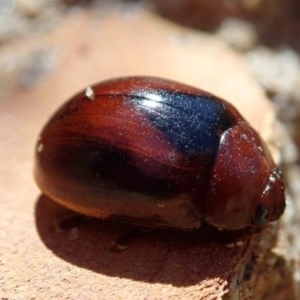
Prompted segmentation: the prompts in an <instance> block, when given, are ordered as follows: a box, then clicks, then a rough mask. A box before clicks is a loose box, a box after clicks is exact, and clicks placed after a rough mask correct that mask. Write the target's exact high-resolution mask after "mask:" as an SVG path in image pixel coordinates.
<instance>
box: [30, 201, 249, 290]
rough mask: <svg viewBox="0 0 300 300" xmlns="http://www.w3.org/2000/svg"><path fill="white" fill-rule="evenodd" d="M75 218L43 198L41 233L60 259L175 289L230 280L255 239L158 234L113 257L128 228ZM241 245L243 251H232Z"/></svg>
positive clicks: (38, 211)
mask: <svg viewBox="0 0 300 300" xmlns="http://www.w3.org/2000/svg"><path fill="white" fill-rule="evenodd" d="M71 216H74V213H73V212H71V211H69V210H68V209H66V208H64V207H62V206H60V205H58V204H56V203H55V202H53V201H52V200H51V199H49V198H48V197H47V196H45V195H41V196H40V197H39V198H38V200H37V203H36V207H35V218H36V226H37V230H38V233H39V236H40V238H41V239H42V241H43V242H44V244H45V245H46V247H47V248H49V249H50V250H51V251H52V252H53V253H54V254H55V255H57V256H59V257H61V258H62V259H64V260H65V261H68V262H70V263H72V264H74V265H76V266H79V267H82V268H86V269H89V270H92V271H94V272H96V273H101V274H105V275H108V276H112V277H121V278H130V279H134V280H138V281H144V282H153V283H155V282H159V283H167V284H172V285H174V286H190V285H194V284H197V283H199V282H200V281H201V280H204V279H208V278H217V277H219V278H224V279H227V277H228V276H229V273H228V272H230V271H232V270H234V269H236V267H237V265H238V264H239V263H240V259H241V257H243V253H244V252H245V249H247V244H248V243H249V241H250V238H251V234H249V232H248V233H247V232H245V231H244V232H242V231H241V232H234V233H228V232H220V231H217V230H215V229H213V228H210V227H207V226H203V227H201V229H200V230H197V231H193V232H185V231H180V230H154V229H153V230H148V231H145V232H143V233H141V234H138V235H136V236H134V238H132V239H131V240H130V241H129V243H128V248H127V249H126V250H125V251H122V252H114V251H111V250H110V248H111V243H112V241H114V240H116V239H117V238H119V237H120V236H122V234H124V233H126V232H127V231H128V229H130V228H131V227H130V226H129V225H127V224H121V223H116V222H112V221H107V220H100V219H95V218H90V217H83V216H81V217H78V218H77V217H75V218H73V219H72V218H70V217H71ZM77 216H78V215H77ZM68 220H69V221H68ZM70 220H71V222H70ZM74 220H75V221H74ZM61 224H63V225H61ZM238 241H239V243H238V245H239V246H235V247H234V246H232V245H236V244H235V243H237V242H238Z"/></svg>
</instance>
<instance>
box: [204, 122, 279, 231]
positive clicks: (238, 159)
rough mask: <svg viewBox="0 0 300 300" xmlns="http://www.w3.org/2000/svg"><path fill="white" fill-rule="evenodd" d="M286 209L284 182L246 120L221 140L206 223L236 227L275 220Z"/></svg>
mask: <svg viewBox="0 0 300 300" xmlns="http://www.w3.org/2000/svg"><path fill="white" fill-rule="evenodd" d="M284 208H285V196H284V183H283V180H282V177H281V174H280V172H279V171H278V169H277V168H276V166H275V164H274V162H273V160H272V158H271V155H270V153H269V150H268V149H267V147H266V145H265V144H264V142H263V141H262V140H261V139H260V137H259V135H258V134H257V133H256V131H254V130H253V129H252V128H251V127H250V126H249V125H248V124H247V123H239V124H237V125H236V126H234V127H232V128H230V129H228V130H227V131H225V132H224V133H223V135H222V137H221V140H220V146H219V151H218V154H217V157H216V160H215V164H214V168H213V173H212V177H211V181H210V188H209V192H208V195H207V199H206V203H205V218H206V222H207V223H209V224H211V225H213V226H215V227H218V228H224V229H230V230H236V229H242V228H245V227H248V226H251V225H258V226H260V225H263V224H265V223H268V222H271V221H275V220H277V219H278V218H279V217H280V215H281V214H282V213H283V211H284Z"/></svg>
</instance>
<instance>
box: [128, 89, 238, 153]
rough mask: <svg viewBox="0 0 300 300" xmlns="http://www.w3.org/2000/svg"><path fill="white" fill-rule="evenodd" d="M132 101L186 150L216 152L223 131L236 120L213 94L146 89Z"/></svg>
mask: <svg viewBox="0 0 300 300" xmlns="http://www.w3.org/2000/svg"><path fill="white" fill-rule="evenodd" d="M131 101H133V102H135V105H136V108H137V109H139V110H140V111H143V113H145V115H146V116H147V118H148V119H149V120H150V121H151V123H152V125H153V126H155V127H156V128H157V129H158V130H160V131H161V132H163V133H164V134H165V135H166V136H167V137H168V138H169V140H170V142H172V144H173V145H174V146H175V147H176V148H177V150H179V151H180V152H184V153H189V154H192V153H197V152H198V153H199V152H206V153H210V154H213V155H214V154H216V152H217V151H218V147H219V141H220V133H222V132H223V131H225V130H226V129H227V128H229V127H231V124H232V123H233V120H232V118H231V117H230V116H229V115H228V111H227V110H226V108H225V105H224V104H222V103H221V102H219V101H216V100H214V98H213V97H212V96H211V97H208V96H201V95H195V94H188V93H181V92H169V91H147V92H144V93H143V94H141V95H138V96H137V97H134V98H132V99H131Z"/></svg>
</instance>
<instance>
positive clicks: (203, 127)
mask: <svg viewBox="0 0 300 300" xmlns="http://www.w3.org/2000/svg"><path fill="white" fill-rule="evenodd" d="M34 173H35V180H36V182H37V185H38V186H39V188H40V189H41V191H42V192H43V193H44V194H46V195H48V196H49V197H50V198H52V199H53V200H55V201H57V202H58V203H60V204H62V205H63V206H66V207H67V208H69V209H71V210H74V211H76V212H79V213H81V214H85V215H89V216H94V217H98V218H103V219H105V218H110V219H115V220H119V221H121V222H129V223H131V224H137V225H141V226H146V227H170V228H180V229H184V230H193V229H197V228H199V227H200V226H201V224H203V223H206V224H209V225H211V226H214V227H216V228H218V229H225V230H239V229H243V228H247V227H252V226H262V225H264V224H266V223H269V222H272V221H275V220H277V219H278V218H279V217H280V216H281V215H282V213H283V211H284V208H285V196H284V182H283V179H282V176H281V172H280V171H279V170H278V168H277V167H276V165H275V163H274V161H273V159H272V157H271V154H270V152H269V150H268V148H267V146H266V144H265V143H264V142H263V140H262V139H261V137H260V136H259V134H258V133H257V132H256V131H255V130H254V129H253V128H252V127H251V126H250V125H249V123H248V122H247V121H246V120H245V119H244V118H243V117H242V116H241V114H240V113H239V112H238V111H237V109H236V108H234V107H233V106H232V105H231V104H230V103H228V102H227V101H225V100H223V99H220V98H218V97H216V96H214V95H212V94H210V93H208V92H205V91H203V90H200V89H197V88H194V87H191V86H188V85H185V84H181V83H178V82H173V81H170V80H166V79H160V78H155V77H124V78H116V79H111V80H107V81H104V82H101V83H98V84H95V85H93V86H89V87H87V88H86V89H85V90H83V91H82V92H80V93H78V94H77V95H75V96H74V97H72V98H71V99H70V100H69V101H67V102H66V103H65V104H63V105H62V107H61V108H60V109H59V110H58V111H57V112H56V113H55V114H54V115H53V116H52V118H51V119H50V120H49V121H48V123H47V124H46V125H45V127H44V128H43V130H42V132H41V134H40V136H39V139H38V142H37V145H36V151H35V171H34Z"/></svg>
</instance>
